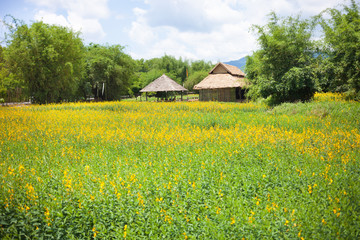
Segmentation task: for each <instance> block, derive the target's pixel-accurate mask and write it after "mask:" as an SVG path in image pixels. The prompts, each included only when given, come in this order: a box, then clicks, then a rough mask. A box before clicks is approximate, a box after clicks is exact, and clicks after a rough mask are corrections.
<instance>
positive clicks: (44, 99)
mask: <svg viewBox="0 0 360 240" xmlns="http://www.w3.org/2000/svg"><path fill="white" fill-rule="evenodd" d="M82 52H83V43H82V40H81V38H80V37H79V33H77V32H74V31H72V30H71V29H69V28H66V27H61V26H56V25H49V24H46V23H43V22H35V23H33V24H31V25H30V26H28V25H26V24H21V25H18V26H16V28H15V29H14V30H13V31H12V32H11V33H10V38H9V40H8V47H7V48H6V51H5V57H6V59H7V61H8V64H9V66H10V67H11V68H10V70H11V71H12V72H13V73H16V74H18V75H19V76H20V77H21V78H22V79H24V81H25V84H26V85H27V87H28V89H29V94H30V96H31V97H32V98H33V101H34V102H37V103H51V102H60V101H63V100H72V99H74V97H75V93H76V90H77V86H78V82H79V80H80V77H81V73H82Z"/></svg>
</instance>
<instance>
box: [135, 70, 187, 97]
mask: <svg viewBox="0 0 360 240" xmlns="http://www.w3.org/2000/svg"><path fill="white" fill-rule="evenodd" d="M187 91H188V90H187V89H186V88H184V87H183V86H181V85H180V84H178V83H177V82H175V81H174V80H172V79H171V78H169V77H168V76H166V75H165V74H163V75H162V76H161V77H159V78H157V79H155V80H154V81H153V82H151V83H150V84H149V85H147V86H146V87H144V88H143V89H141V90H140V92H142V93H143V92H144V93H146V96H147V93H148V92H165V93H167V92H180V93H181V99H182V94H183V92H187Z"/></svg>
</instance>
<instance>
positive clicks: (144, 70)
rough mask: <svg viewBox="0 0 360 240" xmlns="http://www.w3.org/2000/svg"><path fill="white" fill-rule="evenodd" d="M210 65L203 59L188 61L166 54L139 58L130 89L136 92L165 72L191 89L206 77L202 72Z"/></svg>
mask: <svg viewBox="0 0 360 240" xmlns="http://www.w3.org/2000/svg"><path fill="white" fill-rule="evenodd" d="M212 67H213V64H212V63H211V62H206V61H203V60H198V61H193V62H189V61H188V60H182V58H179V59H176V58H175V57H172V56H168V55H165V56H163V57H161V58H153V59H150V60H144V59H140V60H138V61H137V76H138V79H137V80H135V81H134V83H133V87H132V90H133V92H134V93H137V92H138V91H139V90H140V89H141V88H143V87H145V86H146V85H147V84H149V83H150V82H152V81H154V80H155V79H156V78H158V77H160V76H161V75H162V74H166V75H167V76H168V77H170V78H171V79H173V80H174V81H176V82H177V83H179V84H181V85H183V84H184V85H186V86H187V87H186V88H188V89H189V90H191V89H192V87H193V86H194V85H195V84H197V83H198V82H199V81H201V80H202V79H203V78H204V77H206V75H207V74H206V75H205V74H204V72H206V73H208V72H209V71H210V70H211V68H212ZM201 77H202V79H200V78H201Z"/></svg>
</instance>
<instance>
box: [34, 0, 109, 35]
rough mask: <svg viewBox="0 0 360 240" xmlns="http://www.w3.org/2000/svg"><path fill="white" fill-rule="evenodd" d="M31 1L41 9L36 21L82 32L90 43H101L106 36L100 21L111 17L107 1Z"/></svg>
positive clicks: (36, 15) (37, 13)
mask: <svg viewBox="0 0 360 240" xmlns="http://www.w3.org/2000/svg"><path fill="white" fill-rule="evenodd" d="M29 1H30V2H32V3H34V4H36V5H37V6H38V8H40V10H38V11H37V12H36V14H35V20H42V21H44V22H46V23H49V24H57V25H62V26H66V27H71V28H73V29H74V30H76V31H81V32H82V34H83V36H84V38H85V40H86V41H88V42H91V41H95V42H96V41H100V40H101V39H103V38H104V37H105V35H106V34H105V32H104V30H103V27H102V25H101V24H100V19H104V18H107V17H108V16H109V15H110V11H109V9H108V6H107V0H29Z"/></svg>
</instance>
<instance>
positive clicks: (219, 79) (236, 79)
mask: <svg viewBox="0 0 360 240" xmlns="http://www.w3.org/2000/svg"><path fill="white" fill-rule="evenodd" d="M244 76H245V73H244V72H243V71H241V70H240V69H239V68H238V67H235V66H232V65H229V64H225V63H221V62H220V63H218V64H216V66H215V67H214V68H213V69H212V70H211V71H210V72H209V75H208V76H207V77H206V78H204V80H202V81H201V82H200V83H198V84H196V85H195V86H194V89H195V90H200V89H215V88H235V87H241V88H242V87H245V86H247V82H246V81H245V78H244Z"/></svg>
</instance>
